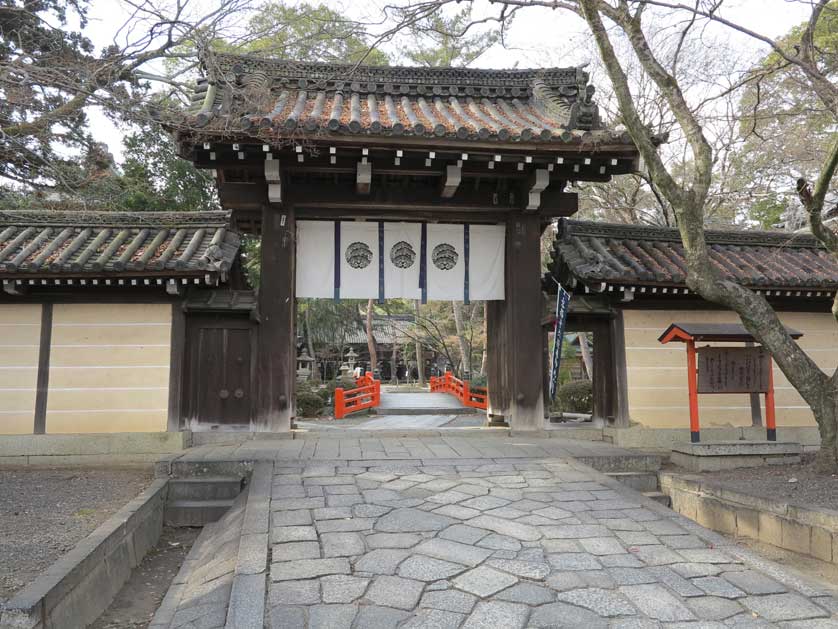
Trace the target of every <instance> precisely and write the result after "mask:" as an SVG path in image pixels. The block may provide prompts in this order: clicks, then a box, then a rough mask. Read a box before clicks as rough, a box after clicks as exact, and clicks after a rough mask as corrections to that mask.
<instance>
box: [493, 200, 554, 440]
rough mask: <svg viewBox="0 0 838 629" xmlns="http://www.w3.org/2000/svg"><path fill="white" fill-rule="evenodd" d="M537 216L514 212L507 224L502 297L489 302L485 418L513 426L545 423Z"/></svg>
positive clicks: (532, 427)
mask: <svg viewBox="0 0 838 629" xmlns="http://www.w3.org/2000/svg"><path fill="white" fill-rule="evenodd" d="M541 232H542V225H541V219H540V218H539V217H537V216H527V215H516V216H514V217H512V218H510V219H509V220H508V221H507V224H506V265H505V266H506V268H505V270H504V278H505V284H506V299H505V300H504V301H503V302H497V301H495V302H490V304H489V311H488V315H489V317H488V320H487V333H488V337H489V339H488V342H489V360H488V362H489V378H488V385H489V406H488V409H487V414H488V417H489V420H490V421H491V420H493V419H494V420H497V419H498V416H503V417H504V418H505V419H506V421H507V423H508V424H509V425H510V426H511V427H512V428H513V429H514V430H521V431H526V430H541V429H542V428H543V427H544V397H543V394H542V388H543V384H542V383H543V373H542V371H543V369H544V364H543V351H542V347H541V345H542V339H543V337H542V330H541V314H542V312H543V311H544V304H543V300H544V296H543V294H542V292H541Z"/></svg>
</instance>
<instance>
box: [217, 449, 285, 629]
mask: <svg viewBox="0 0 838 629" xmlns="http://www.w3.org/2000/svg"><path fill="white" fill-rule="evenodd" d="M273 471H274V465H273V463H271V462H261V463H256V464H255V466H254V468H253V474H252V475H251V477H250V487H249V489H248V495H247V505H246V506H245V514H244V522H243V524H242V531H241V533H242V535H241V539H240V540H239V553H238V557H237V558H236V575H235V577H234V578H233V589H232V592H231V594H230V604H229V606H228V608H227V622H226V624H225V628H226V629H261V628H262V627H263V625H264V615H265V594H266V591H267V585H266V582H267V578H268V573H267V571H268V549H269V546H270V537H269V534H270V515H271V485H272V483H273Z"/></svg>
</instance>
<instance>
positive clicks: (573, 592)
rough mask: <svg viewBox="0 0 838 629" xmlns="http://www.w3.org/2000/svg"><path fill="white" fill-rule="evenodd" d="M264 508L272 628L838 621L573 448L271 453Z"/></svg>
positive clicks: (819, 591)
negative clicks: (459, 453)
mask: <svg viewBox="0 0 838 629" xmlns="http://www.w3.org/2000/svg"><path fill="white" fill-rule="evenodd" d="M497 441H500V440H497ZM504 441H505V440H504ZM508 441H509V443H508V446H509V447H511V446H512V445H513V444H514V443H515V440H514V439H513V440H508ZM545 441H549V440H545ZM396 447H397V448H405V447H406V446H405V445H404V444H402V445H399V446H396ZM386 449H387V448H385V450H386ZM504 449H505V448H502V447H498V448H497V450H498V451H502V450H504ZM391 451H392V450H391ZM248 508H249V507H248ZM270 512H271V514H270V566H269V571H268V580H267V596H266V607H265V614H264V621H265V626H269V627H273V628H276V629H297V628H299V629H385V628H392V629H395V628H399V629H416V628H420V627H422V628H427V629H432V628H433V629H446V628H450V629H483V628H486V629H520V628H525V627H527V628H541V627H586V628H587V629H592V628H596V627H621V628H630V627H638V628H646V627H650V628H651V627H692V626H695V627H774V626H779V627H789V628H792V627H801V628H802V627H838V617H836V616H835V613H836V612H838V599H836V598H834V597H833V596H832V594H831V592H830V591H829V590H828V589H827V588H826V587H825V586H819V585H813V584H810V583H807V582H804V581H802V580H799V579H798V578H796V577H795V576H794V575H792V574H791V573H789V572H787V571H785V570H784V569H782V568H780V567H778V566H777V565H775V564H772V563H770V562H767V561H764V560H762V559H761V558H760V557H759V556H757V555H755V554H754V553H752V552H751V551H748V550H747V549H744V548H741V547H739V546H737V545H735V544H734V543H732V542H730V541H729V540H727V539H725V538H724V537H722V536H720V535H717V534H715V533H712V532H710V531H707V530H705V529H703V528H702V527H700V526H698V525H696V524H694V523H692V522H690V521H689V520H686V519H684V518H682V517H681V516H678V515H677V514H675V513H674V512H672V511H671V510H669V509H666V508H664V507H661V506H660V505H658V504H657V503H654V502H652V501H649V500H647V499H646V498H644V497H643V496H641V495H640V494H637V493H635V492H633V491H631V490H630V489H627V488H624V487H622V486H620V485H619V484H618V483H616V481H613V480H612V479H609V478H607V477H605V476H603V475H602V474H600V473H598V472H596V471H594V470H592V469H591V468H588V467H586V466H584V465H581V464H579V463H578V462H577V461H574V460H573V459H569V458H566V457H565V458H552V459H541V460H538V459H532V458H519V459H510V458H503V459H500V458H497V459H496V460H469V459H466V458H460V459H451V460H444V459H440V458H437V459H435V460H421V459H416V460H402V461H386V460H379V461H363V460H359V461H351V462H340V461H336V460H332V461H311V460H309V461H296V462H287V461H277V462H276V463H274V467H273V477H272V486H271V501H270ZM228 621H229V615H228ZM186 626H190V627H191V626H193V625H186ZM195 626H197V625H195ZM228 626H229V622H228Z"/></svg>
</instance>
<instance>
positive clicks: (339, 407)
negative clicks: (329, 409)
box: [335, 387, 346, 419]
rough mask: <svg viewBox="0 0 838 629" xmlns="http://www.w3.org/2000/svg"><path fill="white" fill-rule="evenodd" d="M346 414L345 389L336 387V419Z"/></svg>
mask: <svg viewBox="0 0 838 629" xmlns="http://www.w3.org/2000/svg"><path fill="white" fill-rule="evenodd" d="M345 416H346V407H345V406H344V401H343V389H342V388H340V387H338V388H337V389H335V419H343V418H344V417H345Z"/></svg>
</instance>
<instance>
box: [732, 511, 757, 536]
mask: <svg viewBox="0 0 838 629" xmlns="http://www.w3.org/2000/svg"><path fill="white" fill-rule="evenodd" d="M736 534H737V535H739V536H741V537H747V538H750V539H759V511H754V510H753V509H746V508H739V509H737V510H736Z"/></svg>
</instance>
